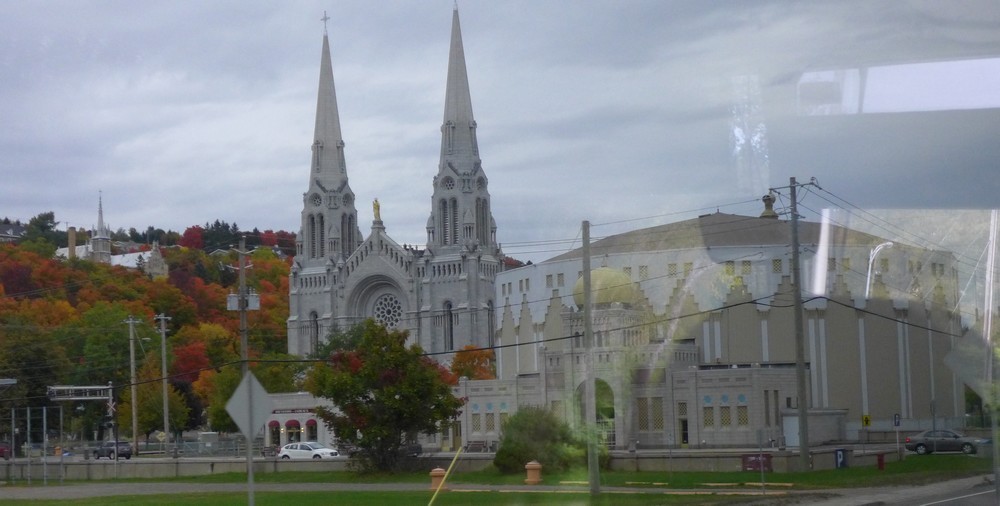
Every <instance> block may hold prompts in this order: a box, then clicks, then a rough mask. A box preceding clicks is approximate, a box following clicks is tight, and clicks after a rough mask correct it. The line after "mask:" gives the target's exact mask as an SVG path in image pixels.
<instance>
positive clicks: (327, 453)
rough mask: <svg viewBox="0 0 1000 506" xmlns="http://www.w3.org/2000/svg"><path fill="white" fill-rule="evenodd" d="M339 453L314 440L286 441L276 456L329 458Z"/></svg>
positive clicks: (286, 458)
mask: <svg viewBox="0 0 1000 506" xmlns="http://www.w3.org/2000/svg"><path fill="white" fill-rule="evenodd" d="M339 455H340V452H338V451H337V450H335V449H333V448H327V447H326V446H323V445H321V444H319V443H317V442H315V441H306V442H304V443H288V444H286V445H285V446H282V447H281V451H280V452H278V458H281V459H285V460H288V459H331V458H333V457H337V456H339Z"/></svg>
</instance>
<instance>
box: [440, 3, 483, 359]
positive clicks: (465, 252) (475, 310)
mask: <svg viewBox="0 0 1000 506" xmlns="http://www.w3.org/2000/svg"><path fill="white" fill-rule="evenodd" d="M476 128H477V125H476V120H475V118H474V117H473V114H472V96H471V94H470V92H469V77H468V73H467V71H466V66H465V50H464V48H463V45H462V30H461V26H460V25H459V20H458V10H457V9H456V10H455V11H454V12H453V14H452V27H451V50H450V52H449V57H448V83H447V89H446V91H445V105H444V121H443V123H442V125H441V153H440V162H439V164H438V171H437V175H436V176H434V180H433V188H434V193H433V196H432V197H431V214H430V218H428V220H427V252H426V254H425V255H424V256H423V263H424V270H423V271H422V278H423V283H421V287H422V288H423V292H424V293H423V295H424V296H423V297H422V300H423V301H424V303H423V308H424V309H425V310H430V311H431V313H432V314H433V315H434V316H433V317H432V318H422V319H421V329H420V335H421V336H434V339H433V340H432V341H431V342H427V340H426V339H424V340H422V342H421V345H422V346H423V347H424V348H425V349H427V350H429V351H449V350H453V349H459V348H461V347H462V346H464V345H466V344H471V345H475V346H486V345H489V344H491V343H492V329H493V328H494V327H493V319H494V301H493V297H494V282H495V278H496V274H497V272H499V270H500V268H501V262H500V259H501V256H502V254H501V252H500V248H499V246H498V244H497V241H496V228H497V227H496V222H495V221H494V220H493V215H492V213H491V212H490V193H489V179H488V178H487V177H486V173H485V172H484V171H483V167H482V160H481V159H480V156H479V142H478V140H477V138H476Z"/></svg>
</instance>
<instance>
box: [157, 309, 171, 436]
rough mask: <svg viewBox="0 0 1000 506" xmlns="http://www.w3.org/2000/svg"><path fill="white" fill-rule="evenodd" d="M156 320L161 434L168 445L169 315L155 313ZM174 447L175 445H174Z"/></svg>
mask: <svg viewBox="0 0 1000 506" xmlns="http://www.w3.org/2000/svg"><path fill="white" fill-rule="evenodd" d="M155 319H156V320H159V322H160V376H162V381H163V435H164V437H166V439H164V440H163V441H164V443H165V444H166V445H167V446H169V445H170V403H169V402H168V401H167V320H169V319H170V317H169V316H167V315H165V314H158V315H156V318H155ZM166 448H167V447H166V446H164V455H166ZM174 448H176V446H175V447H174Z"/></svg>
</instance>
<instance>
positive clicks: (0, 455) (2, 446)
mask: <svg viewBox="0 0 1000 506" xmlns="http://www.w3.org/2000/svg"><path fill="white" fill-rule="evenodd" d="M12 456H14V452H12V451H11V449H10V443H3V442H0V459H4V460H10V458H11V457H12Z"/></svg>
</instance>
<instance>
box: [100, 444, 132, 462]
mask: <svg viewBox="0 0 1000 506" xmlns="http://www.w3.org/2000/svg"><path fill="white" fill-rule="evenodd" d="M115 454H117V455H118V457H119V458H124V459H125V460H128V459H130V458H132V446H131V445H130V444H129V443H128V441H119V442H118V447H117V449H116V448H115V442H114V441H105V442H103V443H101V446H98V447H97V448H96V449H95V450H94V459H99V458H101V457H107V458H109V459H111V460H115Z"/></svg>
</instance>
